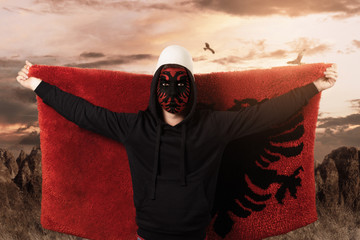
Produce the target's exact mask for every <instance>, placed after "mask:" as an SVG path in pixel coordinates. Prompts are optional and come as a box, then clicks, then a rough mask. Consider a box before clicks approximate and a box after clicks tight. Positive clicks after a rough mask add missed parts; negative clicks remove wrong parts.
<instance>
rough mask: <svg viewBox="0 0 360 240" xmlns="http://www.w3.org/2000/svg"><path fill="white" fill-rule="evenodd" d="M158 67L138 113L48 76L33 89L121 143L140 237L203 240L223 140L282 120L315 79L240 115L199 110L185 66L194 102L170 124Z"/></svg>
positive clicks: (59, 108) (296, 107) (74, 119)
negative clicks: (116, 108) (160, 98)
mask: <svg viewBox="0 0 360 240" xmlns="http://www.w3.org/2000/svg"><path fill="white" fill-rule="evenodd" d="M161 68H162V66H160V67H159V68H158V69H157V70H156V72H155V74H154V77H153V80H152V83H151V89H150V91H151V93H150V101H149V106H148V108H147V109H146V110H144V111H139V112H138V113H117V112H111V111H110V110H108V109H105V108H101V107H99V106H94V105H93V104H91V103H89V102H88V101H86V100H84V99H82V98H80V97H77V96H74V95H72V94H69V93H66V92H64V91H62V90H61V89H59V88H57V87H56V86H54V85H51V84H49V83H46V82H44V81H42V82H41V83H40V84H39V86H38V87H37V88H36V89H35V90H34V91H35V93H36V94H37V95H38V96H39V97H41V98H42V100H43V102H44V103H46V104H48V105H50V106H51V107H53V108H54V109H55V110H56V111H57V112H58V113H59V114H61V115H62V116H64V117H65V118H67V119H68V120H70V121H72V122H74V123H75V124H77V125H79V126H80V127H82V128H85V129H88V130H90V131H93V132H96V133H99V134H102V135H105V136H107V137H110V138H112V139H114V140H116V141H119V142H121V143H123V144H124V146H125V148H126V151H127V155H128V159H129V165H130V171H131V177H132V184H133V192H134V205H135V207H136V223H137V225H138V227H139V228H138V231H137V233H138V234H139V235H140V236H141V237H143V238H145V239H146V240H203V239H204V238H205V234H206V227H207V226H208V225H209V223H210V221H211V209H212V207H213V203H214V196H215V189H216V182H217V176H218V170H219V166H220V162H221V157H222V154H223V151H224V149H225V147H226V145H227V144H228V143H229V142H230V141H232V140H234V139H237V138H241V137H243V136H246V135H250V134H254V133H257V132H260V131H264V130H266V129H268V128H269V127H271V126H272V125H274V124H278V123H280V122H283V121H285V120H286V119H287V118H288V117H290V116H291V115H292V114H293V113H295V112H296V111H298V110H299V109H300V108H301V107H303V106H304V105H305V104H307V103H308V101H309V100H310V99H311V98H312V97H313V96H314V95H315V94H317V93H318V90H317V88H316V87H315V85H314V84H313V83H310V84H307V85H305V86H304V87H300V88H296V89H294V90H292V91H290V92H288V93H286V94H284V95H281V96H279V97H276V98H273V99H271V100H268V101H266V102H264V103H261V104H258V105H255V106H251V107H247V108H245V109H242V110H241V111H238V112H234V111H212V110H198V109H197V108H196V95H197V91H196V85H195V81H194V77H193V75H192V74H191V72H190V71H189V70H188V69H187V72H188V75H189V76H190V79H191V85H192V91H191V93H192V95H191V98H190V99H191V101H190V102H191V106H190V109H189V111H188V114H187V115H186V117H185V119H184V120H183V121H182V122H180V123H179V124H177V125H175V126H171V125H169V124H167V123H165V122H164V120H163V119H162V113H161V107H160V106H159V104H158V102H157V98H156V86H157V81H158V79H159V75H160V71H161Z"/></svg>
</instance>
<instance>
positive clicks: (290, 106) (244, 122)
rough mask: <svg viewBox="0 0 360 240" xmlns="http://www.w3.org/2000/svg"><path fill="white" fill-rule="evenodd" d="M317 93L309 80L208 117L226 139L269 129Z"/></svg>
mask: <svg viewBox="0 0 360 240" xmlns="http://www.w3.org/2000/svg"><path fill="white" fill-rule="evenodd" d="M317 93H319V91H318V89H317V88H316V86H315V85H314V84H313V83H309V84H307V85H305V86H303V87H299V88H295V89H293V90H291V91H289V92H287V93H285V94H283V95H280V96H278V97H275V98H272V99H270V100H268V101H265V102H263V103H260V104H257V105H253V106H250V107H246V108H244V109H241V110H240V111H214V112H212V119H213V121H214V124H215V126H217V127H216V128H218V129H217V130H218V131H219V132H220V133H219V134H220V136H221V137H223V138H224V139H227V140H229V141H231V140H234V139H237V138H241V137H243V136H246V135H251V134H255V133H258V132H261V131H264V130H267V129H269V128H270V127H271V126H273V125H275V124H279V123H281V122H284V121H285V120H286V119H287V118H289V117H290V116H291V115H293V114H294V113H296V112H297V111H298V110H300V109H301V107H303V106H305V105H306V104H307V103H308V102H309V100H310V99H311V98H312V97H313V96H314V95H316V94H317Z"/></svg>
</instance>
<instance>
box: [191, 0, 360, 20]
mask: <svg viewBox="0 0 360 240" xmlns="http://www.w3.org/2000/svg"><path fill="white" fill-rule="evenodd" d="M193 2H194V3H195V4H196V6H197V7H198V8H200V9H210V10H214V11H221V12H226V13H229V14H233V15H240V16H269V15H286V16H291V17H294V16H304V15H309V14H314V13H336V14H337V16H338V17H349V16H353V15H356V14H358V13H359V12H360V3H359V1H357V0H349V1H342V0H321V1H313V0H305V1H295V0H290V1H289V0H267V1H261V2H254V1H251V0H243V1H234V0H194V1H193Z"/></svg>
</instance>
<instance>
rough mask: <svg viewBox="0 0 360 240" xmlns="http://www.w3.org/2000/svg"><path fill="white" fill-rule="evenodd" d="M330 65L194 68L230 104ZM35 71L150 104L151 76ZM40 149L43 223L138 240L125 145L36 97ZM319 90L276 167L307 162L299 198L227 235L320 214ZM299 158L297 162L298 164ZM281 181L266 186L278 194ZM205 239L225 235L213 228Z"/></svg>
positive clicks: (98, 99) (205, 95) (81, 91)
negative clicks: (293, 149)
mask: <svg viewBox="0 0 360 240" xmlns="http://www.w3.org/2000/svg"><path fill="white" fill-rule="evenodd" d="M330 65H331V64H323V63H317V64H306V65H300V66H286V67H275V68H271V69H257V70H248V71H235V72H215V73H207V74H195V80H196V84H197V89H198V102H202V103H208V104H214V103H216V104H215V106H214V108H215V110H227V109H229V108H230V107H231V106H232V105H233V104H234V99H238V100H241V99H245V98H255V99H257V100H258V101H261V100H263V99H264V98H273V97H275V96H278V95H281V94H283V93H286V92H288V91H290V90H291V89H293V88H296V87H300V86H303V85H306V84H307V83H309V82H312V81H315V80H316V79H317V78H319V77H322V76H323V72H324V71H325V69H326V67H329V66H330ZM29 76H35V77H38V78H40V79H42V80H43V81H46V82H48V83H50V84H53V85H55V86H57V87H59V88H60V89H62V90H64V91H66V92H69V93H72V94H74V95H77V96H79V97H82V98H84V99H86V100H87V101H89V102H91V103H92V104H94V105H98V106H101V107H105V108H107V109H110V110H112V111H115V112H129V113H130V112H133V113H136V112H137V111H138V110H145V109H146V107H147V105H148V102H149V95H150V83H151V80H152V75H146V74H135V73H128V72H121V71H110V70H100V69H81V68H73V67H60V66H45V65H33V66H32V67H31V68H30V73H29ZM37 101H38V112H39V115H38V117H39V126H40V142H41V145H40V146H41V150H42V177H43V182H42V201H41V224H42V226H43V227H44V228H46V229H49V230H53V231H58V232H62V233H67V234H72V235H76V236H80V237H84V238H89V239H99V240H100V239H102V240H103V239H122V240H134V239H136V230H137V226H136V224H135V208H134V203H133V191H132V183H131V176H130V169H129V164H128V159H127V154H126V151H125V148H124V147H123V145H122V144H121V143H119V142H116V141H114V140H112V139H109V138H106V137H104V136H101V135H99V134H97V133H93V132H90V131H88V130H85V129H82V128H80V127H79V126H77V125H75V124H74V123H72V122H70V121H68V120H67V119H65V118H64V117H62V116H61V115H59V114H58V113H57V112H56V111H55V110H53V109H52V108H51V107H50V106H48V105H46V104H44V103H43V102H42V100H41V98H39V97H38V96H37ZM319 101H320V94H317V95H316V96H315V97H313V98H312V99H311V101H310V102H309V104H308V105H307V106H306V107H304V108H303V110H302V113H303V115H304V127H305V134H304V135H303V136H302V139H301V140H302V141H303V143H304V149H303V151H302V153H301V154H300V155H299V156H297V157H296V158H294V159H291V161H278V162H275V163H273V164H271V165H270V167H271V168H272V169H276V170H277V171H278V172H279V173H282V174H290V173H292V172H293V171H294V170H295V169H296V167H297V166H298V165H299V163H301V165H302V166H303V168H304V171H302V172H301V173H300V175H299V176H301V179H302V182H301V185H302V186H301V187H300V188H299V189H298V192H297V199H294V198H292V197H291V196H289V195H290V194H289V193H288V192H287V193H286V196H285V198H284V202H285V204H284V205H280V204H278V203H277V202H276V199H274V197H272V198H270V199H269V200H268V201H267V206H266V208H265V209H264V210H263V211H260V212H254V213H252V214H251V215H250V216H249V217H247V218H238V217H236V216H232V220H233V221H234V222H235V224H234V226H233V229H232V231H231V232H230V233H229V234H228V235H227V237H226V238H225V239H261V238H265V237H268V236H273V235H278V234H282V233H286V232H288V231H291V230H294V229H297V228H299V227H302V226H305V225H307V224H309V223H312V222H314V221H315V220H316V219H317V214H316V206H315V180H314V169H313V168H314V162H313V160H314V157H313V151H314V140H315V128H316V121H317V114H318V108H319ZM295 163H296V164H295ZM278 187H279V186H278V185H277V184H272V185H271V186H270V188H269V189H268V190H267V191H269V192H271V193H275V191H276V189H277V188H278ZM207 239H208V240H210V239H211V240H212V239H221V238H220V237H219V236H217V235H216V233H215V232H214V231H213V230H212V224H211V225H210V226H209V228H208V232H207Z"/></svg>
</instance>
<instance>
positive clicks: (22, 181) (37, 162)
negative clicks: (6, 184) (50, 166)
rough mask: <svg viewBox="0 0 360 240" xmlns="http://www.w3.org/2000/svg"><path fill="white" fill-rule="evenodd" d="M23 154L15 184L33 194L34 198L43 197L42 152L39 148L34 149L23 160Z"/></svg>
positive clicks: (19, 161)
mask: <svg viewBox="0 0 360 240" xmlns="http://www.w3.org/2000/svg"><path fill="white" fill-rule="evenodd" d="M23 157H24V154H23V153H22V152H21V153H20V155H19V157H18V159H17V160H18V161H17V162H18V163H20V165H19V171H18V174H17V175H16V177H15V178H14V182H15V183H16V185H17V186H18V187H19V188H20V189H21V190H22V191H23V192H25V193H28V194H32V195H34V197H36V198H39V197H41V182H42V179H41V151H40V148H39V147H34V148H33V149H32V150H31V153H30V154H29V155H26V157H25V158H24V159H23Z"/></svg>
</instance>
